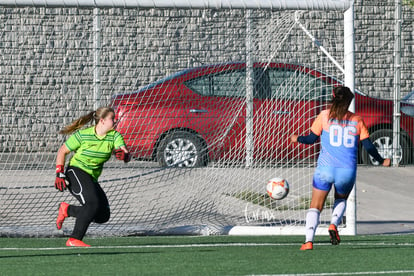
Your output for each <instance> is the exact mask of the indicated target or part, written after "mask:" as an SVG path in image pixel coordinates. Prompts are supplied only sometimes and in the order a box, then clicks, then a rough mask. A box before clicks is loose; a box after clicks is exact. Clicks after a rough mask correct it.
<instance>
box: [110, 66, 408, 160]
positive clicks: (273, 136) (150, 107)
mask: <svg viewBox="0 0 414 276" xmlns="http://www.w3.org/2000/svg"><path fill="white" fill-rule="evenodd" d="M253 67H254V69H253V72H252V74H251V75H252V79H253V81H252V86H253V89H252V91H253V95H252V101H251V106H252V109H253V117H252V118H253V119H252V120H249V119H246V118H249V116H247V115H246V114H247V113H246V102H247V101H246V66H245V63H225V64H217V65H208V66H202V67H197V68H191V69H186V70H183V71H180V72H178V73H176V74H173V75H171V76H169V77H166V78H164V79H162V80H159V81H157V82H154V83H152V84H150V85H147V86H145V87H143V88H141V89H140V90H138V91H135V92H132V93H128V94H120V95H115V96H114V97H113V101H112V106H113V107H114V109H115V110H116V120H117V130H118V131H120V132H121V133H122V134H123V135H124V137H125V141H126V143H127V146H128V148H129V149H130V151H131V152H132V154H133V156H134V157H135V158H137V159H142V160H156V161H158V162H159V164H160V165H162V166H182V167H195V166H204V165H206V164H207V162H208V161H210V160H240V161H243V160H245V158H246V152H247V151H249V150H250V153H251V154H249V155H248V156H252V158H254V160H276V161H280V160H282V161H283V160H288V159H289V158H301V159H306V158H311V159H313V158H315V157H316V156H317V153H318V145H313V146H308V145H299V146H295V145H293V144H291V143H290V141H289V137H290V135H291V134H293V133H300V134H307V133H308V132H309V129H310V126H311V124H312V122H313V120H314V119H315V117H316V115H317V114H318V113H319V112H320V111H321V110H322V109H324V108H326V105H327V103H328V101H329V100H330V99H331V93H332V88H333V87H334V86H337V85H340V83H339V82H338V81H337V80H335V79H334V78H332V77H330V76H328V75H326V74H323V73H321V72H319V71H316V70H312V69H310V68H306V67H303V66H300V65H294V64H285V63H255V64H254V66H253ZM355 110H356V113H357V114H359V115H361V116H362V117H363V118H364V120H365V123H366V124H367V127H368V128H369V130H370V133H371V140H372V141H373V143H374V144H375V145H376V146H377V148H378V150H379V152H380V154H381V155H382V156H383V157H391V155H392V150H391V148H392V120H393V118H392V113H393V104H392V102H391V101H388V100H381V99H376V98H371V97H368V96H366V95H364V94H363V93H360V92H357V93H356V106H355ZM246 122H247V123H246ZM250 122H251V123H252V124H251V125H252V128H250V129H252V133H253V134H252V135H247V137H248V138H250V139H247V140H248V142H247V143H246V129H249V128H247V127H246V125H248V124H249V123H250ZM413 125H414V118H413V117H411V116H407V115H405V114H404V113H403V114H402V120H401V139H400V140H401V141H400V143H401V148H400V152H401V160H400V162H402V163H408V162H410V160H411V155H412V154H411V150H412V141H413V138H414V137H413V130H412V128H413ZM249 141H253V142H251V143H250V145H252V146H250V147H246V145H249ZM360 153H361V154H360V155H361V156H360V160H361V161H362V162H363V163H366V164H369V163H372V164H375V162H376V161H375V160H373V159H372V158H370V156H369V155H368V154H367V153H366V151H365V150H363V151H360Z"/></svg>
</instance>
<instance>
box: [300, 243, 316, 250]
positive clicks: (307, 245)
mask: <svg viewBox="0 0 414 276" xmlns="http://www.w3.org/2000/svg"><path fill="white" fill-rule="evenodd" d="M312 249H313V242H305V243H304V244H302V246H301V247H300V250H312Z"/></svg>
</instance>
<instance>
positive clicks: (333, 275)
mask: <svg viewBox="0 0 414 276" xmlns="http://www.w3.org/2000/svg"><path fill="white" fill-rule="evenodd" d="M396 273H398V274H411V273H414V270H390V271H364V272H332V273H304V274H303V273H302V274H260V275H256V274H254V275H250V276H341V275H343V276H345V275H386V274H396Z"/></svg>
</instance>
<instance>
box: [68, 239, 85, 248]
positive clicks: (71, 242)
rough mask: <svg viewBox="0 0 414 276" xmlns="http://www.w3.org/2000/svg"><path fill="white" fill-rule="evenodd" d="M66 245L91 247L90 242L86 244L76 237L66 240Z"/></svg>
mask: <svg viewBox="0 0 414 276" xmlns="http://www.w3.org/2000/svg"><path fill="white" fill-rule="evenodd" d="M66 246H73V247H90V245H89V244H86V243H84V242H83V241H81V240H77V239H75V238H69V239H68V240H67V241H66Z"/></svg>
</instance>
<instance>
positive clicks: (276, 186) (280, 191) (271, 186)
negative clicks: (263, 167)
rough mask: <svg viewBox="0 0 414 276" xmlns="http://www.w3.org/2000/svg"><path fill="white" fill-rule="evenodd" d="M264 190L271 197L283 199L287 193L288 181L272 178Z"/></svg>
mask: <svg viewBox="0 0 414 276" xmlns="http://www.w3.org/2000/svg"><path fill="white" fill-rule="evenodd" d="M266 191H267V194H268V195H269V196H270V197H271V198H273V199H277V200H280V199H284V198H285V197H286V196H287V195H288V194H289V183H288V182H287V181H286V179H283V178H279V177H275V178H272V179H270V180H269V182H267V185H266Z"/></svg>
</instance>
